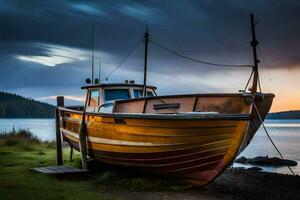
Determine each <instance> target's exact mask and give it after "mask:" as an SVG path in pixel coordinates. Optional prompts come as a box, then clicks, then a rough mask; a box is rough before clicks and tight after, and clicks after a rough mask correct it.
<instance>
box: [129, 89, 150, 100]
mask: <svg viewBox="0 0 300 200" xmlns="http://www.w3.org/2000/svg"><path fill="white" fill-rule="evenodd" d="M133 93H134V98H141V97H143V90H133ZM153 96H154V95H153V93H152V92H151V91H147V97H153Z"/></svg>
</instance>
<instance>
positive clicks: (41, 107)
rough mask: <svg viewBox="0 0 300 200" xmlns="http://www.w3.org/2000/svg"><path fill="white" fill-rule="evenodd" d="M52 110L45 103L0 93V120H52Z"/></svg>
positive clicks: (50, 106) (52, 108) (52, 107)
mask: <svg viewBox="0 0 300 200" xmlns="http://www.w3.org/2000/svg"><path fill="white" fill-rule="evenodd" d="M54 109H55V107H54V106H52V105H50V104H47V103H42V102H38V101H35V100H34V99H29V98H25V97H22V96H19V95H16V94H11V93H6V92H0V118H53V117H54Z"/></svg>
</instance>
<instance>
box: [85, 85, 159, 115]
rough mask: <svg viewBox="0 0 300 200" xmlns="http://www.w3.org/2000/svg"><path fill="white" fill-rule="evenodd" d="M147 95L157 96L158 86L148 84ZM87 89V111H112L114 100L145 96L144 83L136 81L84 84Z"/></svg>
mask: <svg viewBox="0 0 300 200" xmlns="http://www.w3.org/2000/svg"><path fill="white" fill-rule="evenodd" d="M146 88H147V93H146V96H147V97H153V96H156V89H157V88H156V87H155V86H149V85H148V86H147V87H146ZM82 89H87V102H86V111H87V112H102V113H103V112H104V113H106V112H108V113H111V112H112V109H113V105H114V102H115V101H116V100H122V99H136V98H142V97H143V85H141V84H135V83H134V82H132V81H131V82H128V81H126V82H125V83H107V84H106V83H105V84H95V85H90V86H84V87H82Z"/></svg>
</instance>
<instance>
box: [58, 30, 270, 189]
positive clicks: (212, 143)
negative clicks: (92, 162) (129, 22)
mask: <svg viewBox="0 0 300 200" xmlns="http://www.w3.org/2000/svg"><path fill="white" fill-rule="evenodd" d="M253 28H254V27H253ZM147 37H148V34H145V39H146V41H147V40H148V38H147ZM253 38H254V39H253V41H256V40H255V35H254V37H253ZM146 44H147V43H146ZM252 46H253V49H255V46H256V42H253V44H252ZM254 53H255V54H254V55H255V56H254V57H255V59H254V66H253V73H252V74H253V75H254V76H253V85H252V89H251V92H246V91H242V92H240V93H224V94H220V93H217V94H189V95H168V96H157V95H156V87H154V86H148V85H146V71H147V70H146V64H145V74H144V75H145V76H144V84H143V85H139V84H135V83H134V82H126V83H122V84H92V85H89V86H85V87H82V89H85V90H87V96H86V103H85V106H84V108H83V109H81V110H80V109H77V110H76V109H70V108H64V107H59V108H58V110H57V120H58V122H59V130H60V132H61V134H62V136H63V138H64V140H65V141H67V142H68V143H69V144H70V145H71V146H72V147H74V148H75V149H76V150H78V151H81V154H82V160H83V168H85V167H86V163H85V162H84V160H86V156H89V157H91V158H94V159H96V160H98V161H100V162H103V163H108V164H113V165H117V166H123V167H130V168H134V169H136V170H140V171H144V172H147V173H158V174H163V175H167V176H172V177H178V178H180V179H183V180H185V181H187V182H188V183H190V184H193V185H195V186H203V185H205V184H207V183H209V182H210V181H212V180H213V179H214V178H216V177H217V176H218V175H219V174H220V173H221V172H222V171H223V170H225V169H226V167H227V166H228V165H230V164H231V163H232V161H233V160H234V159H235V158H236V156H237V155H238V154H239V153H240V152H241V151H242V150H243V149H244V148H245V147H246V146H247V145H248V144H249V142H250V141H251V139H252V137H253V135H254V134H255V132H256V131H257V129H258V128H259V127H260V125H261V123H262V121H261V120H260V118H259V117H261V118H262V119H264V118H265V117H266V115H267V113H268V112H269V110H270V107H271V104H272V100H273V98H274V95H273V94H266V93H259V92H257V81H258V80H257V79H258V70H257V63H258V61H257V59H256V52H254ZM259 115H260V116H259Z"/></svg>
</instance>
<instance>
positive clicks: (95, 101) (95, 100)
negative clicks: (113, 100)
mask: <svg viewBox="0 0 300 200" xmlns="http://www.w3.org/2000/svg"><path fill="white" fill-rule="evenodd" d="M99 96H100V93H99V90H91V92H90V102H89V106H98V105H99Z"/></svg>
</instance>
